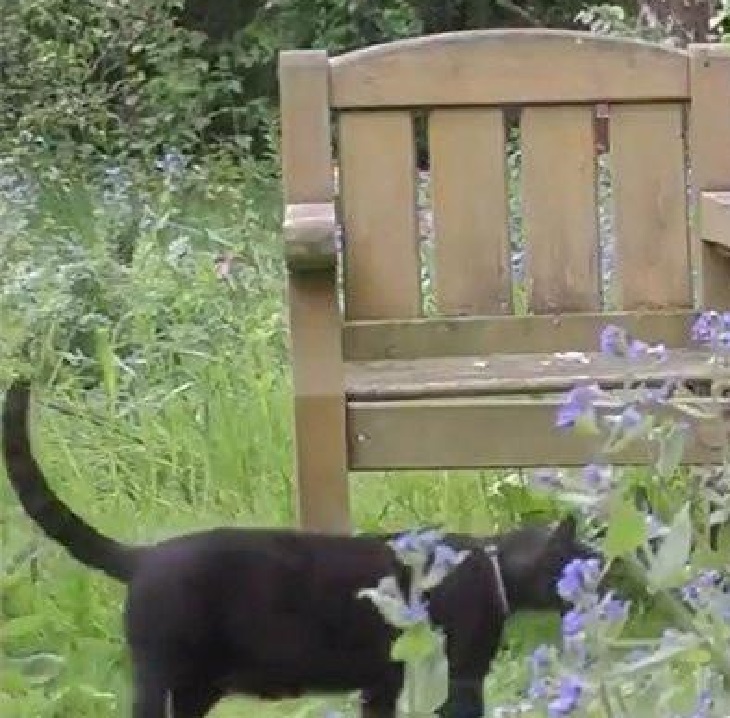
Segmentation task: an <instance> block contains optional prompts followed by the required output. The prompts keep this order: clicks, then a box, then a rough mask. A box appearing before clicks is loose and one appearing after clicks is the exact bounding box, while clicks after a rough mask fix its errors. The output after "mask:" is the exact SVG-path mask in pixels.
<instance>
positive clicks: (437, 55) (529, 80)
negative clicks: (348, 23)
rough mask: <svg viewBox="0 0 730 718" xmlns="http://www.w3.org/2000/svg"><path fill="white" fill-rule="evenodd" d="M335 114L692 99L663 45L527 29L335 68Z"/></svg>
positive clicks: (682, 62) (394, 50)
mask: <svg viewBox="0 0 730 718" xmlns="http://www.w3.org/2000/svg"><path fill="white" fill-rule="evenodd" d="M331 77H332V83H331V88H332V104H333V106H334V107H336V108H365V107H413V106H448V105H460V106H465V105H512V104H514V105H519V104H542V103H548V104H566V103H578V102H581V103H582V102H585V103H601V102H616V101H629V100H647V99H672V100H679V99H686V98H687V96H688V94H689V90H688V82H687V57H686V55H685V53H684V52H682V51H681V50H673V49H670V48H666V47H661V46H659V45H657V44H656V43H648V42H641V41H637V40H629V39H621V38H615V37H613V38H609V37H598V36H596V35H593V34H590V33H587V32H569V31H561V30H546V29H542V28H541V29H525V28H520V29H517V30H477V31H467V32H454V33H444V34H440V35H428V36H424V37H419V38H410V39H407V40H400V41H397V42H392V43H388V44H384V45H375V46H371V47H367V48H363V49H360V50H355V51H354V52H350V53H347V54H344V55H340V56H339V57H335V58H333V59H332V60H331Z"/></svg>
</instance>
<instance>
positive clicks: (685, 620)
mask: <svg viewBox="0 0 730 718" xmlns="http://www.w3.org/2000/svg"><path fill="white" fill-rule="evenodd" d="M692 339H693V340H694V341H696V342H699V343H701V344H703V345H704V346H705V347H707V348H708V349H709V350H710V352H709V356H708V362H710V363H714V364H715V365H716V366H718V367H723V366H725V365H726V363H727V359H730V353H728V351H727V350H728V349H730V312H716V311H707V312H703V313H702V314H700V315H699V316H698V317H697V319H696V321H695V322H694V324H693V327H692ZM599 342H600V348H601V352H602V354H603V355H604V356H605V357H606V359H609V360H611V361H613V360H620V361H622V362H625V367H626V378H625V381H624V383H623V386H622V387H621V388H618V389H612V390H609V389H608V388H605V387H604V386H602V385H601V384H599V383H584V384H580V385H578V386H575V387H574V388H573V389H572V390H571V391H570V392H568V393H567V395H566V396H565V398H564V400H563V402H562V404H561V405H560V407H559V409H558V412H557V415H556V421H555V423H556V425H557V427H558V428H560V429H563V430H565V431H568V430H572V431H576V432H582V433H584V434H588V435H590V436H593V437H595V438H596V440H597V448H596V452H595V454H594V457H593V460H592V462H591V463H589V464H588V465H587V466H585V467H583V468H582V469H580V470H579V471H565V470H564V471H553V470H540V471H538V472H535V474H534V483H535V485H536V486H539V487H540V488H542V489H544V490H548V491H550V492H552V493H554V494H555V495H557V496H558V497H559V498H561V499H563V500H567V501H571V502H572V503H573V504H575V505H577V506H578V507H579V508H581V509H582V510H584V512H585V513H586V514H587V516H588V517H589V518H591V519H594V520H598V521H599V523H602V524H603V525H604V526H605V527H606V529H605V533H604V534H603V537H604V538H603V542H604V548H605V555H606V556H607V559H608V560H609V561H611V560H613V559H615V558H619V557H621V558H624V559H626V562H627V565H628V566H629V567H631V570H632V571H633V573H634V575H636V577H637V578H640V579H642V580H643V581H645V583H646V585H647V586H648V587H650V589H651V590H652V591H654V592H655V593H658V594H661V595H662V598H663V599H665V600H666V603H667V605H668V606H669V607H670V608H671V610H670V613H671V615H674V616H675V617H676V619H677V621H678V622H679V623H678V625H679V626H681V629H682V630H677V629H674V628H669V629H667V630H665V631H664V634H663V635H662V636H661V638H659V639H657V640H649V639H647V640H646V641H636V640H632V641H630V642H629V641H625V640H624V639H622V638H621V633H622V631H623V630H624V627H625V625H626V623H627V621H628V616H629V607H630V604H629V602H628V601H624V600H620V599H619V598H617V597H616V596H615V595H614V594H613V593H611V592H608V593H606V594H605V595H600V591H599V588H600V585H601V578H602V576H603V573H604V568H602V564H601V563H599V562H598V561H595V560H589V561H574V562H572V563H571V564H569V565H568V566H566V567H565V570H564V571H563V574H562V576H561V578H560V580H559V582H558V586H557V589H558V592H559V594H560V596H561V597H562V598H563V600H564V601H566V603H567V604H569V609H568V610H567V611H566V612H565V614H564V615H563V617H562V622H561V641H560V643H559V645H558V646H550V647H548V646H540V647H539V648H538V649H537V650H536V651H535V652H534V654H533V655H532V657H531V659H530V662H529V674H530V683H529V686H528V687H527V688H526V700H523V701H521V702H520V703H519V705H516V706H513V707H507V708H504V709H502V710H501V711H496V712H495V713H494V714H493V715H494V716H495V718H496V716H497V715H499V716H517V715H529V716H531V717H533V716H548V717H549V718H553V717H557V716H567V715H574V716H588V715H591V716H602V717H606V718H608V717H611V718H613V717H614V716H624V715H633V714H637V715H639V714H642V715H666V716H668V717H670V718H720V716H728V715H730V692H728V691H727V689H726V688H724V687H723V685H722V680H721V676H725V677H726V678H727V677H730V651H729V650H728V645H730V588H729V586H728V581H726V580H725V579H724V577H723V575H722V574H721V573H720V572H718V571H716V570H704V571H699V572H697V571H695V572H694V573H695V578H693V579H692V580H691V581H690V582H687V581H686V576H687V574H688V572H689V570H690V567H691V566H692V564H693V562H694V561H696V557H695V556H694V554H693V543H694V544H695V545H696V541H697V536H696V535H695V534H694V532H693V521H694V520H695V518H694V517H693V515H692V513H691V512H690V504H689V503H687V504H685V506H684V507H683V508H682V509H680V510H679V511H678V512H677V513H676V515H675V516H674V518H673V519H672V521H671V522H667V524H665V523H664V521H662V520H661V519H660V518H659V517H658V516H656V515H655V514H654V513H653V512H652V510H651V508H650V507H648V506H643V505H642V506H639V505H638V504H636V503H634V502H633V500H632V499H630V498H629V497H628V496H627V495H626V494H627V492H626V488H627V484H626V483H625V481H624V477H625V475H626V472H625V470H623V469H621V468H618V467H617V466H615V465H612V463H611V461H610V456H611V454H612V453H614V452H617V451H619V450H622V449H624V448H626V447H627V446H628V444H629V443H630V442H635V441H642V442H646V444H647V445H648V446H649V447H655V450H654V451H652V452H650V455H651V454H653V456H654V461H653V465H652V466H651V469H653V471H652V472H650V473H649V475H648V477H647V479H649V480H652V481H656V480H657V479H662V478H668V477H669V476H670V475H671V474H672V473H673V472H674V471H675V470H676V469H677V468H678V466H679V464H680V462H681V460H682V457H683V454H684V447H685V445H686V442H687V440H688V438H689V435H690V431H691V427H692V426H694V425H696V424H697V423H698V422H700V421H707V420H713V416H712V414H711V413H706V412H705V410H703V409H701V408H700V407H699V406H694V405H693V404H692V402H691V400H688V397H687V395H686V392H684V391H683V390H681V389H680V383H679V381H678V380H679V379H680V378H681V377H676V378H672V379H669V380H666V381H664V382H663V383H662V384H661V386H657V385H656V384H654V385H653V386H650V385H648V383H646V382H645V383H641V382H639V381H637V377H638V376H640V375H641V374H642V373H643V374H644V375H646V374H647V373H650V372H646V371H645V369H646V366H645V362H647V361H652V362H665V361H666V360H667V358H668V354H667V350H666V347H665V346H664V345H662V344H657V345H650V344H648V343H646V342H644V341H641V340H638V339H634V338H631V337H629V335H628V333H627V332H626V331H625V330H624V329H622V328H621V327H617V326H614V325H610V326H607V327H605V328H604V330H603V331H602V332H601V335H600V340H599ZM662 374H663V375H664V376H667V375H668V372H667V370H666V368H664V369H663V370H662ZM715 376H716V378H717V380H720V381H722V380H725V381H726V379H727V378H726V377H724V376H723V375H722V374H716V375H715ZM713 381H715V379H713ZM677 398H679V399H680V400H679V401H675V400H674V399H677ZM670 399H671V400H672V401H671V404H670ZM658 409H659V410H661V411H657V410H658ZM724 456H730V446H726V450H725V452H724ZM728 468H730V467H728V466H727V465H726V466H724V467H723V469H722V471H721V473H722V474H723V475H728ZM705 474H706V472H702V471H700V472H696V475H697V476H700V477H701V476H703V475H705ZM709 485H710V484H709V483H708V484H707V486H709ZM713 486H714V484H713ZM699 488H700V490H701V491H702V490H703V487H702V485H700V486H699ZM705 495H706V498H708V500H710V501H712V502H714V504H713V505H714V506H718V505H720V504H721V503H722V502H721V501H720V502H719V503H718V501H719V499H718V498H717V496H715V495H714V494H713V496H714V498H712V497H710V494H709V493H708V491H707V490H706V491H705ZM717 515H719V513H718V511H717V509H715V513H714V514H712V516H713V517H714V518H711V517H710V513H709V511H708V516H707V519H706V522H705V526H707V525H709V524H711V523H713V522H717V521H718V520H721V519H718V518H717ZM699 537H700V540H705V539H703V538H702V537H703V534H702V533H700V535H699ZM678 671H681V675H683V676H685V677H686V678H687V679H690V680H691V681H693V682H694V684H695V685H694V688H695V689H694V690H693V689H692V683H691V682H688V681H687V680H682V681H677V680H676V676H677V674H678ZM647 711H648V712H647Z"/></svg>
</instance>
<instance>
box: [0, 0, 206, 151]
mask: <svg viewBox="0 0 730 718" xmlns="http://www.w3.org/2000/svg"><path fill="white" fill-rule="evenodd" d="M181 5H182V0H135V2H130V1H129V0H89V1H88V2H82V3H74V2H70V1H69V0H18V2H13V3H3V6H2V10H0V53H2V55H1V57H2V60H1V62H0V65H1V66H2V68H3V69H2V81H1V82H0V107H2V108H3V111H2V115H0V135H2V136H3V137H4V141H5V142H7V141H9V142H11V143H12V144H13V145H14V146H15V150H16V152H17V153H19V154H21V155H25V154H28V153H31V152H33V151H35V150H37V149H38V147H39V146H41V147H43V148H45V149H47V150H48V151H50V152H51V153H53V154H56V155H60V156H63V155H64V154H70V155H71V156H76V155H78V154H80V155H81V156H85V155H86V156H88V155H90V154H92V153H100V154H103V155H117V156H124V155H140V154H141V155H147V154H150V153H151V152H154V151H155V150H156V149H157V148H159V147H165V146H167V147H169V146H173V147H175V146H177V147H188V146H190V145H191V143H194V142H195V140H196V138H197V137H198V135H199V133H200V132H201V131H202V130H203V129H204V127H205V125H206V123H207V118H206V117H205V114H204V113H203V112H202V109H203V99H204V93H202V92H201V88H202V87H203V84H204V81H205V79H206V73H207V69H208V68H207V63H206V62H205V61H204V60H203V59H202V58H201V57H200V56H199V50H200V47H201V44H202V42H203V39H204V36H203V35H202V34H200V33H196V32H192V31H189V30H185V29H183V28H181V27H180V26H179V25H177V24H176V23H175V13H176V12H177V11H178V10H179V9H180V7H181Z"/></svg>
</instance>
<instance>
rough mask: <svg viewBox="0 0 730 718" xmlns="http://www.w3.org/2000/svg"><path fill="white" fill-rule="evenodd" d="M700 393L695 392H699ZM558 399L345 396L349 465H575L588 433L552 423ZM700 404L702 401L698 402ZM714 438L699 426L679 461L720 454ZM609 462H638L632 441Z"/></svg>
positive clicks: (587, 447) (586, 452)
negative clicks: (363, 398)
mask: <svg viewBox="0 0 730 718" xmlns="http://www.w3.org/2000/svg"><path fill="white" fill-rule="evenodd" d="M700 401H701V400H700ZM559 402H560V399H559V398H555V399H553V400H539V401H535V400H531V399H502V400H499V399H442V400H438V401H437V400H430V401H429V400H424V401H400V402H350V403H349V404H348V436H349V440H350V468H351V469H352V470H355V471H372V470H378V469H433V468H451V469H461V468H492V467H494V468H505V467H543V466H566V467H567V466H581V465H584V464H587V463H589V462H591V461H592V460H594V458H595V451H596V443H595V439H592V438H590V437H586V436H577V435H576V434H574V433H573V432H570V431H565V430H561V429H558V428H556V427H555V416H556V412H557V409H558V405H559ZM705 404H706V402H705ZM721 445H722V442H721V441H719V438H718V437H717V436H716V435H712V434H709V433H707V432H705V433H703V435H702V438H701V440H694V441H693V442H692V443H691V444H690V445H689V446H688V447H687V452H686V454H685V457H686V458H685V462H686V463H687V464H712V463H719V462H720V461H721V455H722V451H721ZM611 459H612V461H613V463H615V464H619V465H621V464H645V463H646V445H645V444H644V443H643V442H639V443H638V444H637V445H633V446H630V447H629V448H628V449H626V450H625V451H623V452H621V453H619V454H616V455H613V454H612V456H611Z"/></svg>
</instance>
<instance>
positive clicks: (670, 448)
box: [656, 424, 687, 479]
mask: <svg viewBox="0 0 730 718" xmlns="http://www.w3.org/2000/svg"><path fill="white" fill-rule="evenodd" d="M686 443H687V434H686V432H685V431H684V429H682V427H681V426H680V425H679V424H673V425H672V426H669V427H667V428H666V430H665V431H664V432H663V433H662V435H661V436H660V438H659V458H658V459H657V462H656V470H657V472H658V474H659V476H661V477H662V478H665V479H666V478H668V477H670V476H671V475H672V474H673V473H674V472H675V471H676V470H677V467H678V466H679V464H680V462H681V461H682V456H683V455H684V448H685V445H686Z"/></svg>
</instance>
